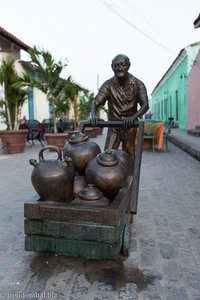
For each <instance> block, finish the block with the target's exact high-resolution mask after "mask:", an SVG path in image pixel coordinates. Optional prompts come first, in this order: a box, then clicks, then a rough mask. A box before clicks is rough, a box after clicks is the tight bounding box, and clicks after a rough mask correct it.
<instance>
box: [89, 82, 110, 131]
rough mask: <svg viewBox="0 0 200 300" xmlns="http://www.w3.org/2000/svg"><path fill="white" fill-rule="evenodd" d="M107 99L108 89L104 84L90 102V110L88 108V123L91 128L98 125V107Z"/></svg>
mask: <svg viewBox="0 0 200 300" xmlns="http://www.w3.org/2000/svg"><path fill="white" fill-rule="evenodd" d="M108 97H109V93H108V87H107V85H106V84H103V85H102V86H101V88H100V89H99V92H98V94H97V95H96V97H95V98H94V100H93V101H92V104H91V108H90V123H91V124H92V125H93V126H95V125H97V124H98V118H97V116H96V112H97V109H98V107H99V106H102V105H104V104H105V102H106V100H107V99H108Z"/></svg>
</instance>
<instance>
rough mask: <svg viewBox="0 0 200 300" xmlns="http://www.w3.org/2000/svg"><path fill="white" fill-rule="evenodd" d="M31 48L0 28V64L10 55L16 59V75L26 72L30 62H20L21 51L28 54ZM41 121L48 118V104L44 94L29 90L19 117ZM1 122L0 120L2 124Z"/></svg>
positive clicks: (1, 91)
mask: <svg viewBox="0 0 200 300" xmlns="http://www.w3.org/2000/svg"><path fill="white" fill-rule="evenodd" d="M30 48H31V47H30V46H28V45H27V44H25V43H24V42H22V41H21V40H19V39H18V38H17V37H15V36H14V35H12V34H11V33H9V32H8V31H6V30H5V29H4V28H2V27H0V64H1V61H2V59H5V58H6V57H8V56H10V55H12V56H14V57H15V58H16V61H15V68H16V71H17V73H18V74H22V73H24V72H27V71H28V69H29V68H31V62H25V61H22V60H21V50H23V51H26V52H28V50H29V49H30ZM3 96H4V93H3V87H2V86H0V100H1V99H2V98H3ZM24 116H25V117H26V118H27V119H36V120H38V121H42V120H43V119H46V118H49V103H48V101H47V99H46V96H45V95H44V93H42V92H41V91H39V90H37V89H35V88H34V89H32V88H30V89H29V96H28V98H27V101H26V102H25V104H24V105H23V108H22V111H21V117H24ZM2 121H3V120H0V122H2Z"/></svg>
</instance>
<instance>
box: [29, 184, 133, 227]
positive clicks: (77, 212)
mask: <svg viewBox="0 0 200 300" xmlns="http://www.w3.org/2000/svg"><path fill="white" fill-rule="evenodd" d="M130 187H131V180H129V184H128V187H125V188H122V189H121V190H120V191H119V193H118V194H117V196H116V197H115V198H114V200H113V202H112V204H111V205H110V206H108V207H106V208H96V207H91V208H89V207H81V206H78V205H77V204H76V205H75V204H72V203H62V202H50V201H35V200H33V201H30V202H26V203H25V204H24V216H25V217H26V218H27V219H37V220H50V221H60V222H72V223H79V224H82V223H92V224H102V225H110V226H118V225H119V224H120V220H121V218H122V216H123V215H124V213H125V211H126V210H127V207H128V206H129V200H130V199H129V198H130V197H129V194H130V193H129V190H130Z"/></svg>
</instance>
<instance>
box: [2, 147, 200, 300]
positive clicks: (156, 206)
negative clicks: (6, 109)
mask: <svg viewBox="0 0 200 300" xmlns="http://www.w3.org/2000/svg"><path fill="white" fill-rule="evenodd" d="M169 148H170V151H169V152H155V153H153V152H152V151H151V150H146V151H144V152H143V158H142V169H141V179H140V193H139V207H138V214H137V216H136V217H135V218H134V223H133V226H132V241H131V253H130V255H129V257H128V258H124V257H121V258H120V259H119V260H117V261H95V260H89V259H82V258H70V257H63V256H55V255H53V254H37V253H33V252H25V251H24V229H23V222H24V217H23V204H24V202H26V201H27V200H29V199H30V198H31V197H32V196H33V195H35V192H34V190H33V187H32V185H31V181H30V176H31V172H32V166H30V165H29V162H28V160H29V158H36V159H37V158H38V151H39V149H40V145H36V146H34V147H33V148H31V147H29V146H27V147H26V152H25V153H24V154H17V155H10V156H9V155H4V154H0V174H1V175H0V176H1V177H0V178H1V180H0V191H1V197H0V203H1V209H0V228H1V236H0V240H1V243H0V299H3V300H4V299H27V300H28V299H40V300H41V299H66V300H68V299H69V300H78V299H80V300H112V299H113V300H114V299H132V300H136V299H138V300H144V299H145V300H148V299H149V300H200V253H199V252H200V221H199V220H200V218H199V211H200V209H199V203H200V201H199V199H200V184H199V182H200V163H199V162H198V161H197V160H195V159H193V158H192V157H191V156H189V155H188V154H186V153H185V152H183V151H182V150H180V149H179V148H176V147H175V146H174V145H172V144H170V146H169Z"/></svg>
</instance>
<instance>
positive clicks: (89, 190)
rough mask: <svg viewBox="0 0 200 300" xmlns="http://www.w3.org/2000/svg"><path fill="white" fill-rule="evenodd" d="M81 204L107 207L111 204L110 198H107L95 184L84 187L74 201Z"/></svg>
mask: <svg viewBox="0 0 200 300" xmlns="http://www.w3.org/2000/svg"><path fill="white" fill-rule="evenodd" d="M73 203H77V204H79V205H81V206H92V207H106V206H109V205H110V200H109V199H107V198H105V197H104V196H103V194H102V192H101V191H99V189H97V188H96V187H94V185H93V184H88V186H87V187H86V188H85V189H83V190H82V191H81V192H80V193H79V194H78V197H77V198H76V199H75V200H74V201H73Z"/></svg>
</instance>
